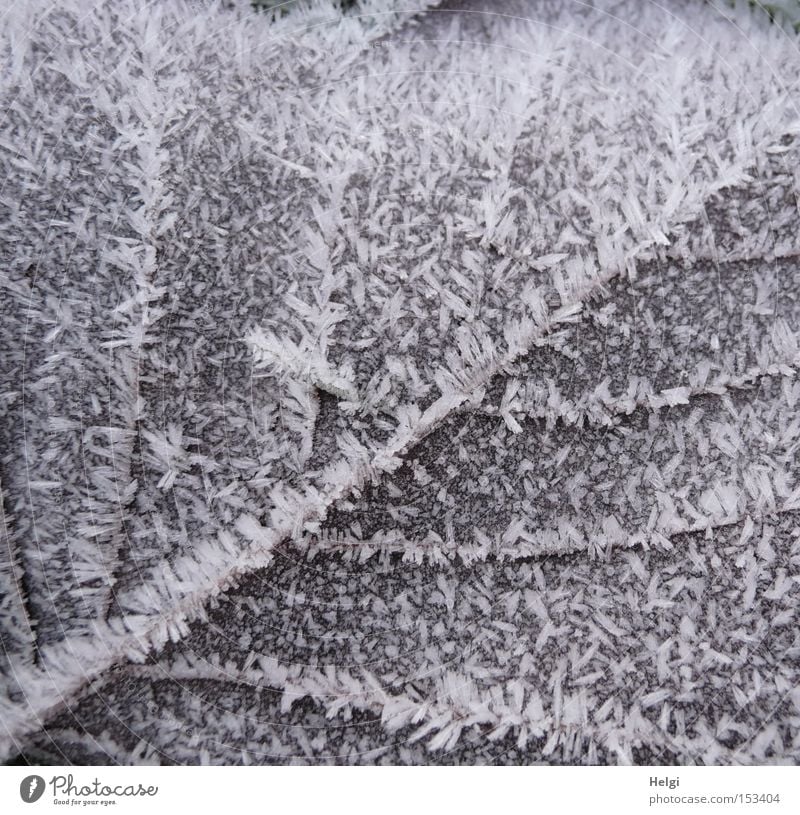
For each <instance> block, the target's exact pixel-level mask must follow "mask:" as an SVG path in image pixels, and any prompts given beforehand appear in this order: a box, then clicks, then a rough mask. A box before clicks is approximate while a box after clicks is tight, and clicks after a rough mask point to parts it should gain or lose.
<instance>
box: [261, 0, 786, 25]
mask: <svg viewBox="0 0 800 815" xmlns="http://www.w3.org/2000/svg"><path fill="white" fill-rule="evenodd" d="M251 2H252V5H253V7H254V8H256V9H258V10H260V11H267V12H270V13H272V14H278V15H282V14H286V13H288V12H289V11H291V9H292V6H296V5H298V3H302V2H304V0H251ZM698 2H702V0H698ZM729 2H730V4H731V5H732V6H735V5H736V3H737V0H729ZM738 2H740V3H741V2H746V3H747V4H748V5H750V6H752V7H754V8H758V9H760V10H762V11H763V12H764V13H765V14H767V15H769V18H770V20H772V21H773V22H774V23H777V24H778V25H782V26H784V27H786V28H788V29H794V30H795V31H800V0H772V1H771V2H761V0H738ZM413 5H414V3H413V0H411V2H409V8H412V7H413ZM331 6H336V7H339V8H341V9H342V10H344V11H346V10H348V9H350V8H353V7H355V6H358V0H331Z"/></svg>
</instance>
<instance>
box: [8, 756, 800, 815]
mask: <svg viewBox="0 0 800 815" xmlns="http://www.w3.org/2000/svg"><path fill="white" fill-rule="evenodd" d="M0 787H1V788H2V792H0V812H3V813H18V812H19V813H22V812H24V813H28V815H31V813H34V812H37V811H40V812H44V811H46V810H47V811H49V810H51V809H53V808H55V809H57V810H58V811H61V812H64V811H67V810H73V811H75V810H77V809H78V808H81V809H85V808H86V807H95V808H104V809H106V810H110V811H112V812H123V811H124V812H141V813H153V814H154V815H155V813H162V812H163V813H178V812H179V813H183V812H192V811H200V812H205V811H209V810H212V811H220V810H222V809H223V808H224V812H225V813H239V812H243V813H250V812H253V813H262V812H263V813H266V812H274V811H289V808H292V809H293V810H295V811H297V809H298V808H299V810H300V811H301V812H315V811H318V812H324V813H326V814H327V813H338V812H346V813H347V814H348V815H359V814H360V813H365V815H366V813H369V815H375V813H389V814H391V813H406V814H407V813H409V812H414V813H417V812H419V813H428V812H432V811H435V810H434V808H437V809H438V808H440V807H441V808H444V807H446V808H447V809H446V811H447V812H454V811H455V812H457V813H459V815H460V813H462V812H463V813H471V812H482V813H484V812H489V811H494V812H504V811H508V812H512V811H514V812H519V811H520V809H521V810H522V811H523V812H524V811H530V812H541V811H549V810H551V809H557V810H565V811H566V812H570V813H572V812H585V813H592V815H595V813H604V812H608V813H614V815H620V813H643V812H654V813H655V812H674V813H680V812H696V813H699V812H719V813H723V812H730V811H735V812H753V813H765V814H766V813H784V812H785V813H797V812H800V769H798V768H797V767H707V768H704V767H681V768H670V767H516V768H513V767H508V768H500V767H455V768H444V767H415V768H410V767H408V768H404V767H362V768H345V767H261V768H256V767H247V768H238V767H2V768H0Z"/></svg>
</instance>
